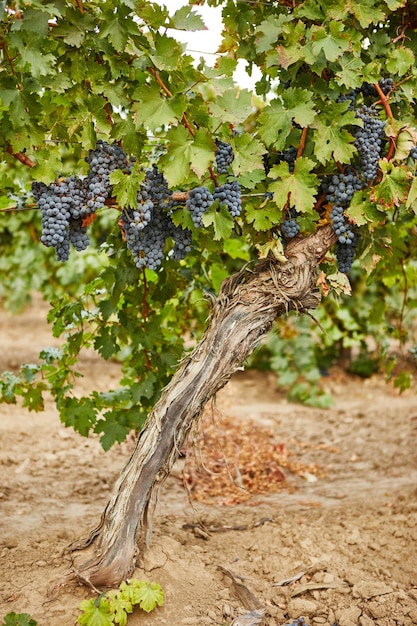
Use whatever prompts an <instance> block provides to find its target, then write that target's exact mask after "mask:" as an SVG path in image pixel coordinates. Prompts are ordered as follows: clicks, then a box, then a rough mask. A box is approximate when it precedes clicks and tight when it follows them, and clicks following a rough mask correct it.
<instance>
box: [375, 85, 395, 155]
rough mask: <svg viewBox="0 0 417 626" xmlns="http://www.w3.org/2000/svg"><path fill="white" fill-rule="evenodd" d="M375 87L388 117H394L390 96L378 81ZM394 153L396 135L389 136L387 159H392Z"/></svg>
mask: <svg viewBox="0 0 417 626" xmlns="http://www.w3.org/2000/svg"><path fill="white" fill-rule="evenodd" d="M374 87H375V90H376V92H377V94H378V96H379V98H380V102H381V104H382V106H383V107H384V110H385V113H386V114H387V117H388V118H389V119H393V117H394V116H393V114H392V111H391V107H390V105H389V101H388V97H387V96H386V95H385V94H384V92H383V91H382V89H381V87H380V86H379V84H378V83H374ZM394 153H395V139H394V137H389V150H388V152H387V157H386V158H387V161H391V159H392V157H393V156H394Z"/></svg>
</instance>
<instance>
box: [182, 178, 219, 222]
mask: <svg viewBox="0 0 417 626" xmlns="http://www.w3.org/2000/svg"><path fill="white" fill-rule="evenodd" d="M212 204H213V196H212V194H211V193H210V191H209V190H208V189H207V187H194V189H191V190H190V191H189V192H188V198H187V201H186V203H185V206H186V207H187V209H188V210H189V212H190V215H191V219H192V220H193V224H194V226H195V227H196V228H200V226H202V224H203V222H202V219H201V218H202V217H203V215H204V213H205V212H206V211H207V209H209V208H210V206H211V205H212Z"/></svg>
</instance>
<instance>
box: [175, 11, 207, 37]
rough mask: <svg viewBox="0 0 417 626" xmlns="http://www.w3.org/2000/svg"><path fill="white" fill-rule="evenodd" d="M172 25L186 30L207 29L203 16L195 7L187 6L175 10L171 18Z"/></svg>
mask: <svg viewBox="0 0 417 626" xmlns="http://www.w3.org/2000/svg"><path fill="white" fill-rule="evenodd" d="M171 27H172V28H176V29H177V30H186V31H196V30H207V26H206V25H205V24H204V22H203V20H202V19H201V16H200V15H198V13H196V12H195V11H194V9H192V8H191V7H187V6H184V7H181V9H178V11H175V13H174V15H173V16H172V19H171Z"/></svg>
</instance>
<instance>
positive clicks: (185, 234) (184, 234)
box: [170, 225, 192, 261]
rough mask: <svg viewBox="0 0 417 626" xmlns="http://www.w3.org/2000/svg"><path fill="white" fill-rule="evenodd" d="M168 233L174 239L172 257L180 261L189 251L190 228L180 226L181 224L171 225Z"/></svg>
mask: <svg viewBox="0 0 417 626" xmlns="http://www.w3.org/2000/svg"><path fill="white" fill-rule="evenodd" d="M170 234H171V237H172V238H173V240H174V248H173V250H172V258H173V259H174V261H180V260H181V259H183V258H184V257H185V255H186V254H187V252H190V250H191V241H192V233H191V230H189V229H188V228H182V226H174V225H172V227H171V232H170Z"/></svg>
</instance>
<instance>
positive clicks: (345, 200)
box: [264, 78, 417, 273]
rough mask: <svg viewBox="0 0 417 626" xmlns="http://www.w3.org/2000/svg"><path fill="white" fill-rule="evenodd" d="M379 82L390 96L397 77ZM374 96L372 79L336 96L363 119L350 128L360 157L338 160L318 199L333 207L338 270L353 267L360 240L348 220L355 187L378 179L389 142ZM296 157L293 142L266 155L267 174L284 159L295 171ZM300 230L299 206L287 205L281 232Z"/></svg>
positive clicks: (412, 155)
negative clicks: (298, 220) (283, 148)
mask: <svg viewBox="0 0 417 626" xmlns="http://www.w3.org/2000/svg"><path fill="white" fill-rule="evenodd" d="M378 86H379V89H380V91H382V93H383V94H384V95H385V96H387V95H388V94H389V93H390V91H391V90H392V89H393V88H394V81H393V80H392V78H382V79H381V80H380V81H379V83H378ZM359 97H362V100H361V101H360V102H359V103H358V98H359ZM375 98H378V99H379V93H378V89H377V88H376V86H375V85H373V84H370V83H363V85H362V86H361V87H358V88H356V89H353V90H351V91H350V92H348V93H347V94H343V95H340V96H339V97H338V98H337V101H338V102H348V103H349V110H351V111H354V113H355V117H356V118H357V119H358V121H359V122H360V123H358V125H354V126H353V127H352V129H351V134H352V135H353V137H354V146H355V148H356V151H357V157H356V159H354V161H353V162H352V163H350V164H348V165H345V166H341V165H340V164H339V171H338V172H337V173H335V174H332V175H326V174H325V175H324V176H323V179H322V182H321V185H320V188H319V190H318V195H317V200H318V198H319V197H321V196H324V198H325V202H324V203H323V204H324V206H327V207H330V209H331V210H330V212H329V218H330V221H331V224H332V227H333V230H334V232H335V234H336V236H337V242H336V245H335V252H336V259H337V263H338V268H339V271H341V272H343V273H348V272H349V271H350V269H351V266H352V263H353V261H354V258H355V252H356V248H357V245H358V241H359V229H358V227H357V226H356V225H355V224H353V223H351V221H350V220H349V217H348V215H347V209H348V208H349V206H350V204H351V201H352V198H353V195H354V193H355V192H356V191H360V190H363V189H365V188H366V187H368V186H370V185H371V184H373V183H374V182H375V181H376V180H377V178H378V167H379V159H380V158H381V157H382V156H383V153H384V148H385V145H386V136H385V133H384V127H385V121H383V120H381V119H380V113H379V110H378V108H377V106H376V105H375V104H373V103H370V104H369V99H375ZM296 158H297V149H296V148H295V147H294V146H291V147H289V148H288V149H286V150H284V151H282V152H278V153H277V154H275V155H265V157H264V169H265V172H266V173H267V174H268V173H269V171H270V169H271V167H272V165H274V164H278V163H280V162H282V161H284V162H286V163H288V169H289V172H293V171H294V167H295V161H296ZM410 158H413V159H415V158H417V147H415V148H413V149H412V150H411V152H410ZM272 195H273V194H271V193H270V192H266V194H265V196H264V198H265V199H267V198H268V197H269V198H270V197H271V196H272ZM299 230H300V228H299V226H298V224H297V211H296V208H295V207H288V208H287V210H286V213H285V217H284V220H283V222H282V224H281V232H282V234H283V235H284V237H285V239H287V240H288V239H292V238H294V237H295V236H296V235H297V234H298V232H299Z"/></svg>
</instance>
